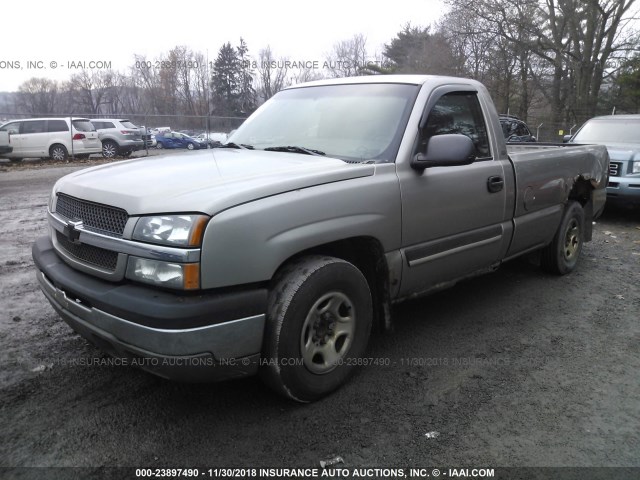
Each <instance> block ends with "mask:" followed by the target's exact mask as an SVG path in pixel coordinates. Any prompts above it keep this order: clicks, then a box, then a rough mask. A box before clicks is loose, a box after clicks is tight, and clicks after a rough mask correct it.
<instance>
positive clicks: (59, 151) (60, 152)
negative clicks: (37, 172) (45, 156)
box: [49, 143, 69, 161]
mask: <svg viewBox="0 0 640 480" xmlns="http://www.w3.org/2000/svg"><path fill="white" fill-rule="evenodd" d="M49 156H50V157H51V158H52V159H53V160H56V161H60V160H66V159H67V157H68V156H69V152H67V149H66V148H65V146H64V145H60V144H59V143H56V144H55V145H52V146H51V148H50V149H49Z"/></svg>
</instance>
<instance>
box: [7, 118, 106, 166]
mask: <svg viewBox="0 0 640 480" xmlns="http://www.w3.org/2000/svg"><path fill="white" fill-rule="evenodd" d="M0 132H8V133H9V143H10V145H11V146H12V147H13V151H12V152H11V153H7V154H4V155H3V156H4V157H6V158H9V159H11V160H14V161H19V160H22V159H23V158H39V157H49V158H52V159H54V160H65V159H66V158H68V157H69V156H74V157H76V158H89V155H91V154H92V153H102V142H101V141H100V138H99V137H98V132H97V131H96V129H95V127H94V126H93V124H92V123H91V122H90V121H89V119H88V118H76V117H65V118H30V119H25V120H12V121H10V122H7V123H5V124H4V125H2V126H0Z"/></svg>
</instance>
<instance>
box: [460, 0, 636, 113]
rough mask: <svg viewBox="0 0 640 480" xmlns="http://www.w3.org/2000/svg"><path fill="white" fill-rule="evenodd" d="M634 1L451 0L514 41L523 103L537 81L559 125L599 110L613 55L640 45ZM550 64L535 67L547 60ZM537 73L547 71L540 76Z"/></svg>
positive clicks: (527, 98)
mask: <svg viewBox="0 0 640 480" xmlns="http://www.w3.org/2000/svg"><path fill="white" fill-rule="evenodd" d="M633 2H634V0H585V1H576V0H449V2H448V3H449V4H450V5H451V6H452V8H453V9H454V10H458V11H468V12H472V13H473V15H474V16H475V17H477V18H479V19H482V20H483V21H485V22H486V23H487V24H488V25H490V26H491V28H492V29H493V31H494V32H495V35H496V37H500V38H502V39H504V40H506V41H507V42H508V43H509V44H510V48H511V49H512V51H513V56H514V58H515V59H516V61H517V66H518V69H519V79H520V89H521V91H522V94H523V105H525V106H526V105H527V104H528V103H529V102H530V98H531V95H530V91H529V90H528V89H529V88H532V85H535V86H536V87H537V88H538V89H539V91H540V92H541V93H543V94H544V95H545V97H546V99H547V102H548V103H549V105H550V108H551V116H552V122H553V123H560V122H561V121H562V120H565V121H572V122H573V121H577V122H580V121H583V120H585V119H586V118H589V117H591V116H593V115H594V114H595V113H596V108H597V105H598V98H599V94H600V89H601V86H602V82H603V79H604V78H606V76H607V75H608V74H609V72H608V71H607V70H608V66H609V64H610V62H611V60H612V59H615V58H616V57H619V56H626V55H627V52H628V51H629V50H630V49H631V48H633V47H634V46H637V39H636V40H634V39H633V38H631V37H630V36H629V35H628V34H627V33H626V32H627V31H628V29H627V28H626V27H627V21H628V19H627V17H626V15H627V13H628V12H629V9H630V7H631V5H632V4H633ZM535 57H538V58H539V59H540V60H541V61H542V62H543V63H544V64H545V68H537V69H534V68H533V66H534V65H537V66H538V67H540V66H541V65H542V64H541V63H539V62H537V61H536V60H535ZM536 73H538V74H542V75H541V76H536Z"/></svg>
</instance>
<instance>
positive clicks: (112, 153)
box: [102, 140, 118, 158]
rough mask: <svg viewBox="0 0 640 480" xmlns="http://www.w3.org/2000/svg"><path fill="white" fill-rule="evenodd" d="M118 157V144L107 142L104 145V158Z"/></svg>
mask: <svg viewBox="0 0 640 480" xmlns="http://www.w3.org/2000/svg"><path fill="white" fill-rule="evenodd" d="M117 155H118V144H117V143H115V142H112V141H110V140H107V141H106V142H103V143H102V156H103V157H104V158H115V157H116V156H117Z"/></svg>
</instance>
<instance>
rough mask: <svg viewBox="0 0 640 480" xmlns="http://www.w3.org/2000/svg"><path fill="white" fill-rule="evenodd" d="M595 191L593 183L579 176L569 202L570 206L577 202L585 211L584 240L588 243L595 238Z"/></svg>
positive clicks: (570, 193) (569, 196) (571, 191)
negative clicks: (572, 202)
mask: <svg viewBox="0 0 640 480" xmlns="http://www.w3.org/2000/svg"><path fill="white" fill-rule="evenodd" d="M593 191H594V188H593V185H592V183H591V181H590V180H587V179H586V178H585V177H583V176H579V177H578V178H577V180H576V181H575V182H574V184H573V186H572V187H571V190H570V191H569V195H568V202H567V205H569V204H570V203H571V201H576V202H578V203H579V204H580V205H581V206H582V208H583V209H584V218H585V222H584V239H585V241H586V242H590V241H591V239H592V237H593V216H594V212H593Z"/></svg>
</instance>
